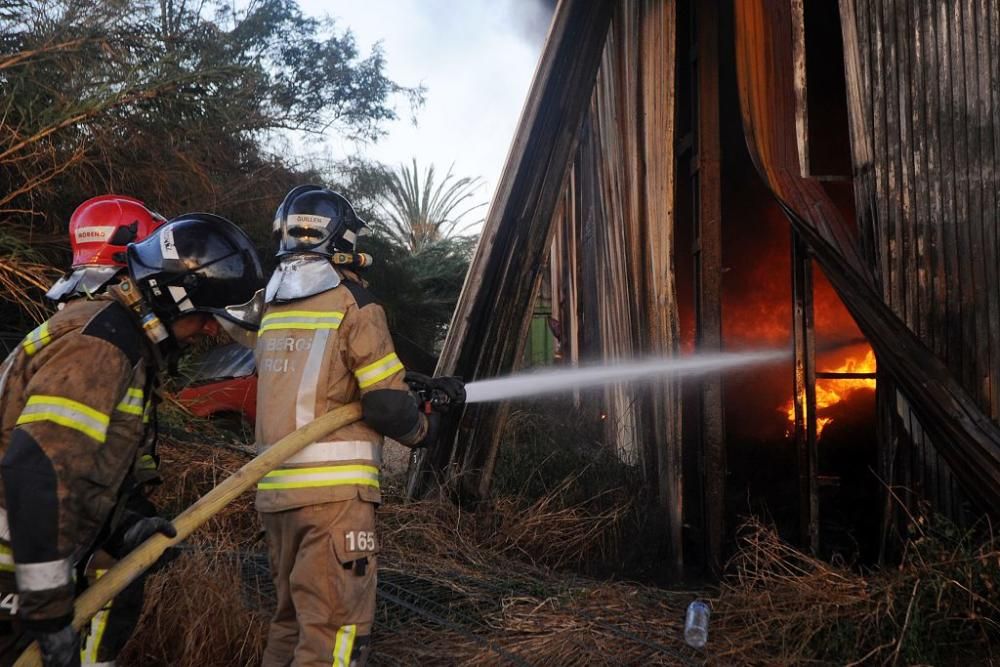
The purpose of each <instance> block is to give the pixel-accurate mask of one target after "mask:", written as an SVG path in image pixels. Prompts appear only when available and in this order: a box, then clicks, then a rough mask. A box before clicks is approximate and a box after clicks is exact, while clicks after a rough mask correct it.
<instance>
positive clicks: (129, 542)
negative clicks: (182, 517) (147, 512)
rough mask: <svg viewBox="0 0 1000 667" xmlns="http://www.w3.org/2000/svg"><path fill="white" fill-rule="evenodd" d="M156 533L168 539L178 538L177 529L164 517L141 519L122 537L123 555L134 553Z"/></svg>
mask: <svg viewBox="0 0 1000 667" xmlns="http://www.w3.org/2000/svg"><path fill="white" fill-rule="evenodd" d="M156 533H163V534H164V535H166V536H167V537H177V529H176V528H174V524H172V523H170V522H169V521H168V520H167V519H164V518H163V517H162V516H151V517H146V518H143V519H139V520H138V521H136V522H135V523H133V524H132V525H131V526H130V527H129V528H128V530H126V531H125V534H124V535H122V543H121V548H122V553H126V554H127V553H129V552H131V551H134V550H135V549H136V547H138V546H139V545H140V544H142V543H143V542H145V541H146V540H148V539H149V538H150V537H152V536H153V535H155V534H156Z"/></svg>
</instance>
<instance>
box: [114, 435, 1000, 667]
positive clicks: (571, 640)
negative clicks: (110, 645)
mask: <svg viewBox="0 0 1000 667" xmlns="http://www.w3.org/2000/svg"><path fill="white" fill-rule="evenodd" d="M163 459H164V473H165V476H166V477H167V483H166V484H165V486H164V488H163V489H161V491H160V492H158V495H159V496H160V498H161V500H168V502H167V503H166V504H168V505H170V506H171V507H175V506H176V507H177V508H178V509H179V508H180V507H181V506H182V505H184V504H186V503H188V502H190V501H192V500H193V499H194V498H195V497H196V496H197V495H199V494H201V493H203V492H204V491H206V490H208V488H209V487H210V486H211V485H213V484H214V483H216V482H217V481H218V480H219V479H221V478H222V477H223V476H224V475H225V474H227V473H228V472H231V471H232V470H234V469H235V468H236V467H238V466H239V465H240V464H242V462H244V461H245V460H246V459H247V456H246V455H244V454H240V453H237V452H233V451H229V450H225V449H218V448H213V447H206V446H201V445H199V446H194V445H189V444H178V443H168V445H167V446H166V447H164V448H163ZM570 483H571V482H570ZM562 488H563V487H557V488H556V489H554V490H553V492H552V493H551V494H550V495H549V496H546V497H543V498H542V499H540V500H538V501H536V502H533V503H529V502H525V501H523V500H521V499H518V498H500V499H497V500H495V501H494V502H493V504H492V506H491V507H490V508H488V509H487V510H486V511H483V510H480V511H477V512H469V511H465V510H463V509H461V508H460V507H457V506H455V505H453V504H451V503H449V502H446V501H423V502H417V503H410V504H405V503H402V502H398V501H397V500H396V499H395V497H394V496H393V494H392V492H391V490H390V491H389V493H388V494H387V502H386V504H385V505H383V507H382V509H381V510H380V533H381V538H382V545H383V551H382V553H381V555H380V564H379V568H380V571H379V604H378V608H377V616H376V623H375V635H374V646H375V653H374V655H373V658H372V661H371V663H370V664H372V665H421V666H425V665H428V664H432V665H470V666H472V665H497V664H513V665H577V664H594V665H676V664H705V663H708V664H725V665H730V664H789V665H790V664H802V663H808V662H822V663H841V664H843V663H850V662H852V661H856V662H858V664H861V663H862V662H863V663H865V664H868V663H872V664H890V665H892V664H912V663H914V662H919V661H921V660H925V661H926V660H927V659H928V658H935V657H936V658H938V662H941V661H942V660H941V659H940V656H942V655H954V656H958V657H956V658H955V660H958V659H966V660H971V661H973V662H974V661H976V660H979V661H986V660H990V659H993V656H992V655H991V653H990V651H991V650H992V649H991V646H990V644H991V641H993V642H995V641H996V639H997V638H998V634H997V630H998V628H1000V625H998V622H1000V612H998V610H997V606H996V602H995V601H994V600H995V598H996V596H995V586H996V585H997V582H998V581H1000V571H998V568H1000V551H998V548H997V547H998V544H997V541H996V540H995V539H994V538H993V537H992V535H986V536H985V538H983V536H982V535H980V538H981V539H979V540H978V541H973V540H972V539H970V538H969V537H968V536H961V535H957V534H942V533H940V532H938V533H934V532H932V531H930V529H929V528H926V527H925V529H924V534H922V535H919V536H918V537H917V539H914V540H912V541H911V542H910V543H909V545H908V547H907V552H906V556H905V558H904V559H903V562H902V564H901V565H899V566H898V567H895V568H887V569H884V570H879V571H875V572H871V573H868V574H859V573H857V572H854V571H851V570H849V569H847V568H844V567H837V566H833V565H830V564H829V563H825V562H823V561H821V560H818V559H816V558H812V557H810V556H808V555H806V554H803V553H801V552H800V551H798V550H796V549H795V548H793V547H791V546H789V545H788V544H786V543H784V542H782V541H781V540H780V539H779V538H778V536H777V535H776V534H775V533H774V531H773V530H771V529H769V528H767V527H766V526H764V525H762V524H759V523H751V524H748V525H747V526H746V527H745V528H744V530H743V531H742V533H741V538H740V548H739V550H738V552H737V554H736V556H735V557H734V558H733V560H732V561H731V562H730V564H729V566H728V569H727V574H726V576H725V578H724V580H723V583H722V586H721V589H720V590H719V591H717V592H715V593H712V594H707V593H705V592H704V591H701V592H692V591H670V590H665V589H662V588H657V587H652V586H644V585H638V584H634V583H626V582H608V581H598V580H595V579H592V578H587V577H582V576H579V575H577V574H574V572H573V571H572V570H571V569H569V568H570V566H576V565H578V564H580V563H584V562H586V561H587V560H588V559H593V558H602V557H606V556H607V555H608V554H609V550H613V549H615V548H618V547H616V546H614V545H613V543H614V542H615V541H616V539H617V535H618V533H617V531H618V530H619V525H620V520H621V517H622V516H623V515H624V514H625V513H626V512H627V511H628V510H629V507H628V505H627V504H626V503H622V502H620V501H614V502H612V501H611V500H610V499H608V498H605V499H604V500H605V502H604V503H603V504H600V503H591V504H589V505H588V504H586V503H584V504H579V503H578V504H567V502H564V501H565V498H564V497H563V496H562V495H561V493H562V491H561V489H562ZM598 507H603V509H597V508H598ZM257 536H258V533H257V518H256V516H255V513H254V511H253V508H252V498H250V497H249V496H248V497H246V498H241V499H240V501H239V503H238V504H237V505H236V506H233V507H230V508H229V509H227V510H226V511H225V512H224V513H223V515H222V516H221V517H219V518H218V519H217V520H216V521H215V522H214V523H213V524H212V525H211V526H209V527H208V528H207V529H204V530H203V531H201V532H200V535H199V536H198V537H197V538H196V540H193V544H192V546H191V549H192V551H193V552H192V553H189V554H187V555H186V556H184V557H183V558H181V559H180V560H178V561H177V562H176V563H175V564H173V565H172V566H171V567H170V568H169V569H167V570H166V571H165V572H162V573H159V574H157V575H155V576H154V577H152V579H151V583H150V588H149V595H148V600H147V605H146V610H145V612H144V616H143V620H142V624H141V625H140V628H139V631H138V633H137V636H136V638H135V639H134V640H133V642H132V643H131V644H130V647H129V649H128V655H127V660H125V661H123V664H142V665H156V664H164V665H166V664H169V665H173V666H178V667H187V666H193V665H199V666H204V667H212V666H215V665H219V666H222V665H238V664H239V665H242V664H247V665H249V664H257V662H258V660H259V655H260V651H261V648H262V644H263V632H264V630H265V627H266V622H265V619H266V615H267V613H268V609H269V606H270V604H271V601H270V599H269V595H270V593H269V586H268V585H267V582H266V581H261V580H258V579H255V578H254V577H248V573H250V574H253V573H254V572H256V571H257V570H258V569H259V567H260V566H261V565H262V564H263V562H264V559H263V556H262V553H261V552H262V548H263V545H262V544H261V543H260V542H258V541H257ZM611 553H613V552H611ZM695 597H707V598H708V599H710V601H711V603H712V606H713V609H714V613H713V617H712V624H711V629H710V634H709V646H708V649H707V651H706V652H697V651H695V650H693V649H690V648H689V647H687V646H686V645H685V644H684V643H683V639H682V632H683V621H684V609H685V607H686V606H687V604H688V603H689V602H690V601H691V600H692V599H694V598H695ZM946 638H950V639H946ZM935 643H936V644H938V645H937V646H936V645H935ZM944 662H948V661H947V660H945V661H944Z"/></svg>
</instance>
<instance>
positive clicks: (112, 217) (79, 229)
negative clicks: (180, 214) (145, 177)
mask: <svg viewBox="0 0 1000 667" xmlns="http://www.w3.org/2000/svg"><path fill="white" fill-rule="evenodd" d="M165 222H166V218H164V217H163V216H162V215H160V214H159V213H155V212H154V211H151V210H150V209H149V208H147V207H146V205H145V204H143V203H142V202H141V201H139V200H138V199H133V198H132V197H126V196H124V195H101V196H100V197H93V198H91V199H88V200H87V201H85V202H83V203H82V204H80V205H79V206H77V208H76V210H75V211H73V215H72V216H70V219H69V243H70V247H72V249H73V263H72V264H71V265H70V270H69V272H68V273H67V274H66V275H65V276H63V277H62V278H60V279H59V280H58V281H56V283H55V284H54V285H53V286H52V287H51V288H50V289H49V291H48V292H47V293H46V294H45V296H47V297H48V298H50V299H52V300H53V301H57V302H59V303H64V302H66V301H67V300H69V299H72V298H74V297H77V296H90V295H95V294H99V293H100V292H102V291H104V288H105V287H106V286H107V285H108V283H110V282H111V281H112V280H113V279H114V278H115V276H117V275H118V274H119V273H121V272H122V271H124V270H125V246H127V245H128V244H129V243H138V242H139V241H142V240H143V239H145V238H146V237H147V236H149V235H150V234H152V233H153V232H154V231H156V229H157V228H158V227H160V226H161V225H162V224H163V223H165Z"/></svg>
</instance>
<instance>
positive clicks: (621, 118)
mask: <svg viewBox="0 0 1000 667" xmlns="http://www.w3.org/2000/svg"><path fill="white" fill-rule="evenodd" d="M609 24H610V28H609V29H608V30H605V31H602V26H603V27H604V28H608V27H609ZM553 25H554V28H553V31H552V32H551V33H550V36H549V40H548V41H547V44H546V47H545V50H544V52H543V55H542V61H541V65H540V69H539V74H538V75H536V79H535V82H534V84H533V88H532V91H531V93H530V96H529V100H528V104H527V106H526V111H525V113H524V115H523V117H522V120H521V124H520V126H519V128H518V132H517V135H516V137H515V140H514V144H513V146H512V149H511V155H510V157H509V158H508V164H507V168H506V170H505V172H504V176H503V183H502V184H501V186H500V188H499V189H498V194H497V199H496V200H495V201H494V203H493V205H492V207H491V209H490V213H489V215H488V216H487V222H486V226H485V229H484V231H483V235H482V240H481V242H480V245H479V247H478V248H477V252H476V256H475V259H474V261H473V265H472V267H471V269H470V275H469V278H468V279H467V282H466V286H465V289H464V290H463V293H462V297H461V299H460V302H459V305H458V309H457V312H456V315H455V318H454V320H453V324H452V329H451V331H450V333H449V337H448V340H447V341H446V343H445V348H444V353H443V355H442V360H441V362H440V364H439V369H438V370H439V371H440V372H444V373H455V374H458V375H462V376H463V377H465V378H466V379H475V378H483V377H493V376H497V375H503V374H505V373H509V372H511V371H512V370H514V369H515V368H516V365H517V363H518V362H519V361H520V359H521V350H522V348H523V342H524V333H525V332H526V330H527V326H528V323H529V322H530V320H531V315H532V303H533V301H534V297H535V292H536V290H537V289H538V287H539V284H540V283H541V282H542V281H541V280H540V279H541V276H542V271H543V269H544V266H545V258H546V256H548V258H549V266H548V274H547V275H548V278H549V280H548V281H547V282H548V283H549V284H550V286H551V289H552V294H551V303H552V309H553V313H554V316H555V317H556V319H558V320H559V322H560V325H561V327H560V328H561V329H562V335H561V339H562V340H561V348H562V351H563V354H564V356H565V358H566V359H567V360H568V361H570V362H576V361H580V360H613V359H619V358H635V357H637V356H642V355H654V354H655V355H663V354H672V353H674V352H675V351H676V349H677V338H678V334H677V312H676V300H675V289H674V282H673V281H674V271H673V262H672V254H671V252H672V250H671V248H672V243H673V240H672V230H673V190H674V156H673V152H672V146H673V132H674V95H673V72H674V37H675V33H674V5H673V2H671V1H670V0H630V1H628V2H618V3H602V2H593V1H592V0H587V1H586V2H584V1H583V0H563V2H561V3H560V5H559V8H558V9H557V13H556V18H555V20H554V24H553ZM595 56H596V58H594V57H595ZM592 58H593V60H591V59H592ZM591 63H592V64H591ZM590 67H593V69H590ZM587 71H590V72H591V78H590V79H589V80H587V79H586V72H587ZM588 101H589V103H588ZM570 142H573V143H570ZM570 148H571V150H570ZM564 175H565V176H564ZM557 177H558V180H557ZM594 407H595V408H597V409H600V410H601V411H603V412H604V413H605V414H607V419H606V423H607V424H608V432H607V436H608V437H607V441H608V444H609V446H612V447H617V448H619V449H622V450H624V451H625V452H627V453H628V456H629V457H630V458H631V459H632V460H634V461H635V462H637V463H640V464H641V465H642V466H643V469H644V470H645V472H646V474H647V479H649V481H650V484H651V486H652V487H653V488H654V489H655V490H656V492H657V495H658V498H659V502H660V505H661V507H662V508H663V515H664V517H665V518H664V519H663V520H664V522H665V523H666V524H667V533H668V534H669V535H671V536H672V538H673V539H672V544H673V545H674V546H675V548H676V549H675V553H674V560H673V564H674V566H675V567H676V568H678V569H679V566H680V563H681V553H680V543H681V539H680V538H681V523H682V522H681V514H682V505H681V498H682V494H681V478H680V475H681V455H680V445H681V443H680V436H679V428H680V424H679V416H678V415H679V396H678V391H677V387H676V386H674V385H672V384H665V385H662V386H659V387H656V388H655V389H654V391H652V392H649V391H644V392H636V391H634V390H633V389H627V388H624V387H612V388H609V389H608V390H607V392H606V397H605V401H604V402H603V405H599V406H594ZM505 417H506V411H505V407H504V406H502V405H484V406H470V408H469V409H467V410H466V411H465V414H464V416H463V417H462V420H461V424H460V425H459V429H458V431H457V436H456V437H454V438H453V440H452V442H453V446H452V447H451V448H448V447H442V448H440V449H439V450H438V451H437V452H435V453H433V454H431V455H430V456H425V457H424V459H423V461H422V462H421V463H420V464H419V465H418V467H417V468H415V469H414V471H413V472H412V473H411V485H410V491H411V493H419V492H420V491H421V490H422V487H423V488H426V483H425V482H426V480H427V479H429V478H430V477H432V476H433V474H437V475H439V476H443V475H444V474H445V473H446V472H447V474H448V475H452V474H454V473H456V472H457V473H458V475H459V478H460V481H459V486H460V488H461V489H463V490H465V491H466V492H469V493H471V494H472V495H474V496H478V497H483V496H485V495H487V493H488V490H489V484H490V479H491V474H492V467H493V464H494V462H495V460H496V454H497V448H498V446H499V442H500V435H501V433H502V427H503V423H504V421H505ZM424 473H431V474H430V475H426V474H424Z"/></svg>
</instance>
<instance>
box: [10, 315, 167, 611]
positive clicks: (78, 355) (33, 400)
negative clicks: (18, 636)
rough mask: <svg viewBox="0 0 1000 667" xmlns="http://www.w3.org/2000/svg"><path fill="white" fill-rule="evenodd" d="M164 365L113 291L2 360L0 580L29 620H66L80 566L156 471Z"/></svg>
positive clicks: (52, 322)
mask: <svg viewBox="0 0 1000 667" xmlns="http://www.w3.org/2000/svg"><path fill="white" fill-rule="evenodd" d="M155 370H156V355H155V351H154V350H153V348H152V345H151V343H149V341H148V339H147V338H146V336H145V334H144V333H143V330H142V328H141V326H140V324H139V321H138V319H137V318H136V317H135V316H134V315H133V314H132V313H131V312H130V311H129V310H128V309H127V308H126V307H125V306H124V305H122V304H120V303H119V302H118V301H116V300H115V299H114V298H113V297H111V296H102V297H99V298H97V299H94V300H84V299H77V300H74V301H71V302H69V303H68V304H67V305H66V307H65V308H64V309H62V310H61V311H59V312H58V313H56V314H55V315H54V316H53V317H52V318H50V319H49V320H48V321H46V322H45V323H44V324H42V325H41V326H39V327H38V328H37V329H35V330H34V331H32V332H31V333H29V334H28V335H27V337H25V339H24V340H23V341H22V342H21V343H20V344H19V345H18V346H17V347H16V348H15V349H14V351H13V352H11V353H10V355H8V357H7V359H6V360H5V361H4V362H3V364H2V365H0V429H2V430H0V454H2V458H0V587H2V588H3V589H6V590H8V591H9V590H11V588H10V584H11V583H16V590H17V593H18V605H19V609H18V610H17V615H18V617H19V618H20V619H21V620H22V621H24V622H26V623H29V624H30V623H32V622H34V623H35V624H36V625H38V626H39V627H40V628H42V629H44V628H46V627H47V626H54V627H53V629H55V628H56V627H60V626H61V625H62V624H64V623H65V622H68V619H69V618H70V617H71V615H72V611H73V597H74V593H75V583H74V572H73V570H74V566H76V565H77V564H78V563H80V561H81V560H83V559H84V558H86V557H88V556H89V554H90V552H91V551H92V550H93V549H94V548H95V547H96V546H97V545H98V543H99V542H100V541H102V540H104V539H106V538H107V537H108V535H110V534H111V532H112V529H113V528H114V525H113V524H114V523H115V522H116V520H117V519H118V518H119V517H120V516H121V514H122V512H123V510H124V500H125V496H126V494H127V492H128V491H130V490H132V489H134V487H135V485H136V483H137V481H138V480H140V479H148V478H149V476H150V475H151V474H155V467H156V466H155V456H154V454H153V452H152V451H151V447H152V446H153V442H152V437H151V436H149V435H148V432H149V431H151V430H152V429H149V428H148V425H149V423H150V421H151V412H152V409H153V407H152V406H153V403H152V396H151V394H152V389H153V381H154V378H155ZM11 574H13V575H14V576H13V579H14V582H11V576H10V575H11ZM5 599H9V598H8V597H7V596H5ZM8 611H13V610H8Z"/></svg>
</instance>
